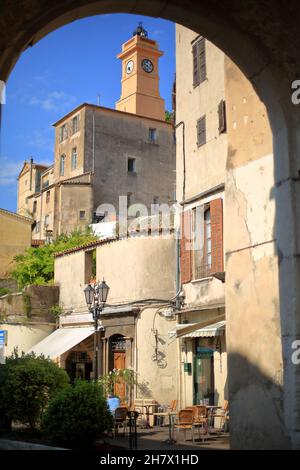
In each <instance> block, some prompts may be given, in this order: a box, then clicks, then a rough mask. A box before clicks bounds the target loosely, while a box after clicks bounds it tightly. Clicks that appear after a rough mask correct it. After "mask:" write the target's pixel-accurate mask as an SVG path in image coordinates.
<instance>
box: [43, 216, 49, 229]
mask: <svg viewBox="0 0 300 470" xmlns="http://www.w3.org/2000/svg"><path fill="white" fill-rule="evenodd" d="M49 220H50V217H49V215H45V222H44V225H45V227H48V225H49Z"/></svg>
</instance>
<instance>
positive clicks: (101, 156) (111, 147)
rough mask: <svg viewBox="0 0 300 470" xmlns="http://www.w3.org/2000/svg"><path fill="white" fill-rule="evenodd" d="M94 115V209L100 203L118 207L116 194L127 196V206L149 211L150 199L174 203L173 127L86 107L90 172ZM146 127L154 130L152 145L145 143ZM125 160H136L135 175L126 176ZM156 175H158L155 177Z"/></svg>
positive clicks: (86, 144) (147, 129)
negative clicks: (137, 205) (142, 206)
mask: <svg viewBox="0 0 300 470" xmlns="http://www.w3.org/2000/svg"><path fill="white" fill-rule="evenodd" d="M93 116H94V143H95V144H94V168H95V176H94V207H95V210H96V208H97V207H98V205H99V204H101V203H110V204H113V205H114V206H115V207H116V209H118V207H119V195H122V196H125V197H126V196H127V193H128V192H131V193H132V197H131V204H133V203H141V204H144V205H146V207H150V204H152V203H153V198H154V196H157V197H159V199H160V201H161V202H169V201H172V200H173V197H174V191H175V171H174V170H175V145H174V139H173V128H172V126H171V125H170V124H167V123H165V122H160V121H155V120H151V119H146V118H142V117H137V116H131V115H130V114H128V113H127V114H124V113H118V112H116V111H115V112H114V111H110V110H105V109H102V108H100V109H97V108H87V109H86V128H85V133H86V134H85V170H86V171H90V169H91V168H93ZM149 128H155V129H157V143H151V142H149ZM128 158H135V159H136V161H135V166H136V171H135V172H134V173H130V172H128ZM158 176H159V177H158Z"/></svg>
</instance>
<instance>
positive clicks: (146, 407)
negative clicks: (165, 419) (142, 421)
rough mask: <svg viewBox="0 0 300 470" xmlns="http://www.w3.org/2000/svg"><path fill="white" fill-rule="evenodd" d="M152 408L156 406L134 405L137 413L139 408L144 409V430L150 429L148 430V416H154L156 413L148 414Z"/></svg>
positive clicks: (151, 404)
mask: <svg viewBox="0 0 300 470" xmlns="http://www.w3.org/2000/svg"><path fill="white" fill-rule="evenodd" d="M154 406H156V404H153V403H150V404H147V405H145V404H141V405H136V406H135V409H136V410H137V411H138V410H140V408H145V415H146V429H150V428H151V426H150V420H149V418H150V415H155V414H156V413H150V411H149V410H150V408H151V407H152V409H153V407H154Z"/></svg>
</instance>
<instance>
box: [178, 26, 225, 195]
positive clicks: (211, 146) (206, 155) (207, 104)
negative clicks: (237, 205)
mask: <svg viewBox="0 0 300 470" xmlns="http://www.w3.org/2000/svg"><path fill="white" fill-rule="evenodd" d="M197 36H198V34H196V33H195V32H193V31H191V30H189V29H187V28H185V27H183V26H181V25H176V123H179V122H181V121H183V122H184V123H185V158H186V194H185V197H186V199H189V198H190V197H193V196H195V195H197V194H199V193H201V192H204V191H206V190H208V189H211V188H213V187H214V186H217V185H219V184H220V183H224V180H225V165H226V157H227V134H219V130H218V128H219V118H218V105H219V103H220V101H221V100H222V99H224V95H225V89H224V57H225V56H224V53H223V52H222V51H220V50H219V49H217V48H216V47H215V46H214V45H213V44H212V43H211V42H209V41H207V40H206V41H205V47H206V71H207V79H206V80H205V81H204V82H202V83H201V84H200V85H198V86H197V87H194V86H193V54H192V44H191V42H192V41H193V40H194V39H196V38H197ZM191 110H192V112H191ZM203 115H206V142H207V143H206V144H205V145H203V146H201V147H198V146H197V120H198V119H199V118H200V117H202V116H203ZM176 144H177V145H176V166H177V168H176V169H177V177H176V184H177V187H176V192H177V200H178V201H179V202H180V201H182V196H183V195H182V190H183V130H182V126H180V127H178V128H177V130H176Z"/></svg>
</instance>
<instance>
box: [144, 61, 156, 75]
mask: <svg viewBox="0 0 300 470" xmlns="http://www.w3.org/2000/svg"><path fill="white" fill-rule="evenodd" d="M142 67H143V70H145V72H147V73H151V72H152V71H153V68H154V66H153V63H152V62H151V60H150V59H144V60H143V61H142Z"/></svg>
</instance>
